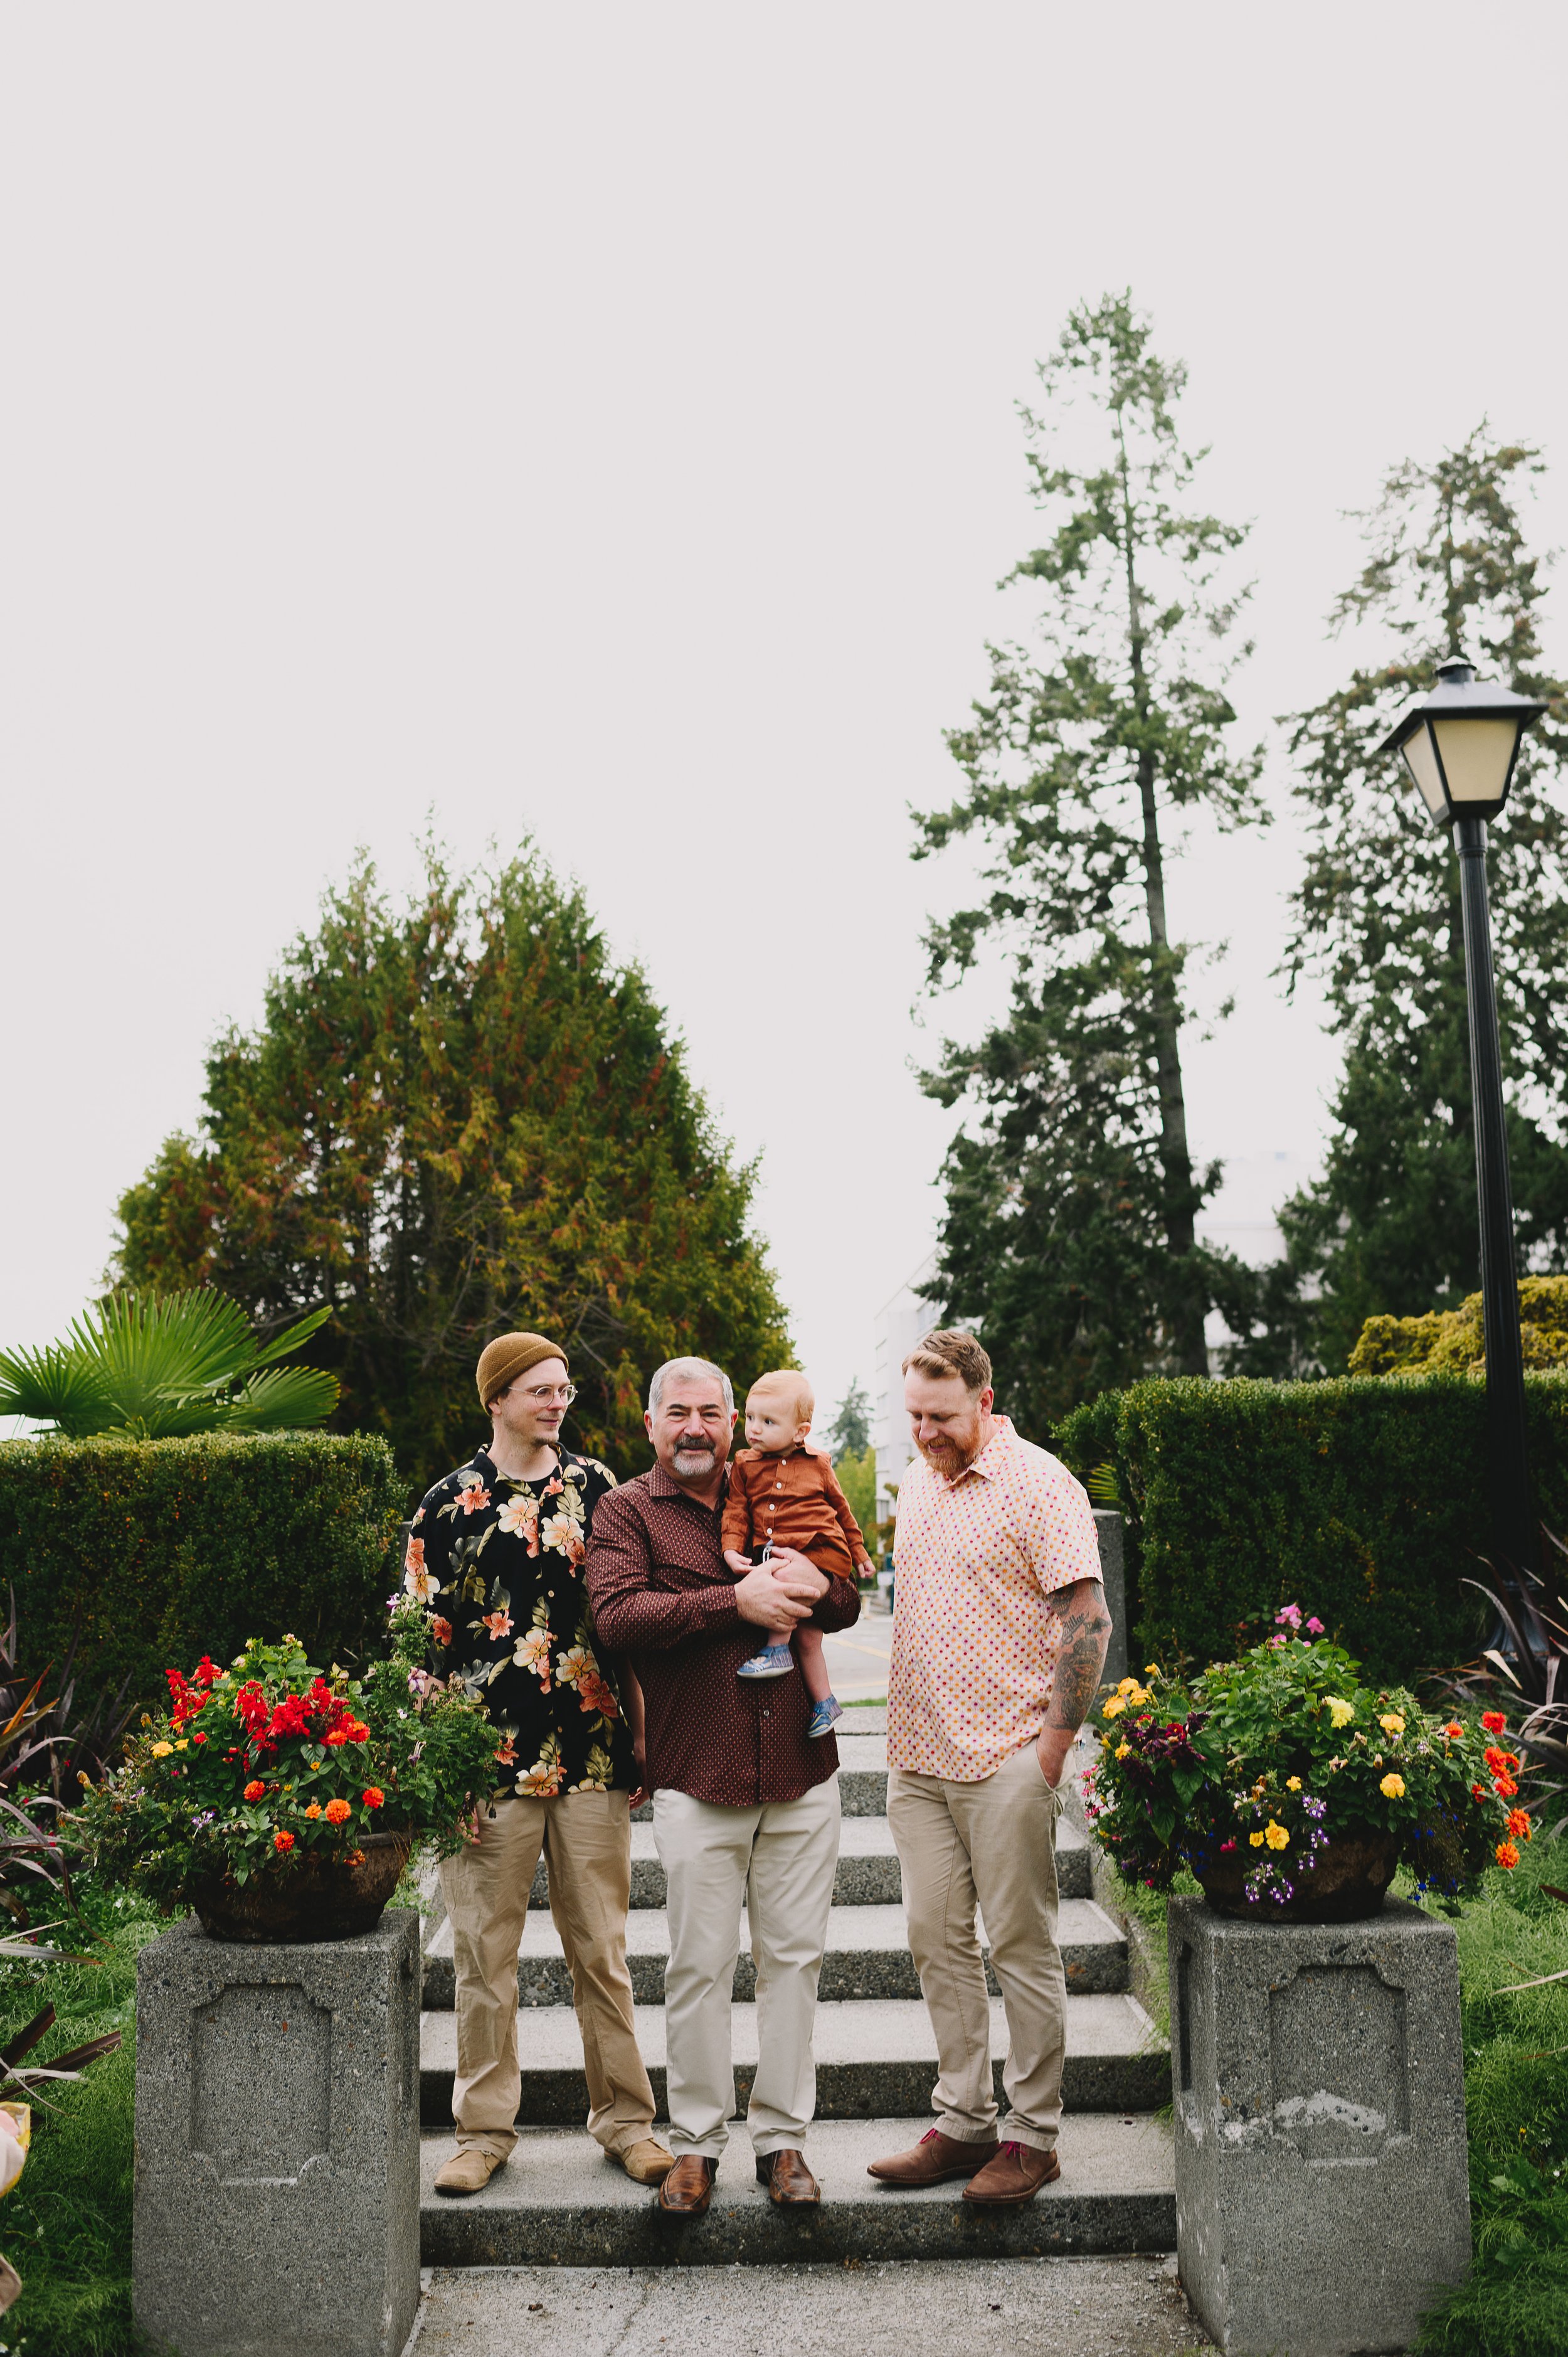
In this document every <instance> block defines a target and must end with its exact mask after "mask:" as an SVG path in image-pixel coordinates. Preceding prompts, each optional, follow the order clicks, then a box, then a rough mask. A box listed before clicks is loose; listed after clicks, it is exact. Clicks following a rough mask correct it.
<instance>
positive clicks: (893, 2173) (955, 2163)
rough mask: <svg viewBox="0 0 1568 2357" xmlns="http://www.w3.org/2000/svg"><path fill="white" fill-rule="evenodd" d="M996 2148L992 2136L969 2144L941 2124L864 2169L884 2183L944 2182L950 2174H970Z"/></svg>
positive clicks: (867, 2173)
mask: <svg viewBox="0 0 1568 2357" xmlns="http://www.w3.org/2000/svg"><path fill="white" fill-rule="evenodd" d="M999 2150H1000V2147H999V2146H998V2144H997V2142H996V2139H995V2137H994V2136H990V2137H988V2138H987V2139H986V2141H985V2142H984V2143H983V2144H970V2143H967V2142H966V2141H965V2140H964V2139H963V2138H962V2137H961V2136H943V2134H942V2132H941V2130H940V2128H928V2129H927V2130H926V2133H925V2135H924V2136H922V2137H921V2138H920V2141H919V2143H918V2144H915V2145H911V2146H910V2147H909V2149H908V2152H896V2153H894V2154H893V2155H892V2156H891V2157H890V2158H888V2159H886V2160H874V2161H873V2162H872V2163H871V2165H870V2167H869V2168H868V2169H867V2170H866V2172H865V2173H866V2175H867V2177H879V2178H880V2179H882V2182H883V2183H884V2185H902V2186H911V2185H945V2184H946V2182H947V2180H948V2179H949V2178H950V2177H972V2176H973V2175H974V2174H975V2172H976V2170H977V2169H983V2168H984V2167H985V2165H986V2163H987V2162H988V2161H992V2160H994V2159H995V2158H996V2155H997V2153H998V2151H999Z"/></svg>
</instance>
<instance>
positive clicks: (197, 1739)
mask: <svg viewBox="0 0 1568 2357" xmlns="http://www.w3.org/2000/svg"><path fill="white" fill-rule="evenodd" d="M190 1739H191V1741H192V1742H193V1743H205V1742H206V1740H207V1738H206V1737H205V1735H193V1736H192V1737H191V1738H190Z"/></svg>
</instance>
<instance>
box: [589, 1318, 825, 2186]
mask: <svg viewBox="0 0 1568 2357" xmlns="http://www.w3.org/2000/svg"><path fill="white" fill-rule="evenodd" d="M644 1421H645V1423H646V1424H647V1426H648V1437H649V1439H650V1442H651V1443H652V1446H653V1455H654V1458H655V1462H654V1464H653V1465H652V1467H651V1468H650V1470H649V1471H648V1472H646V1473H644V1474H641V1475H640V1476H639V1478H638V1479H637V1480H633V1481H627V1482H624V1483H623V1484H622V1486H621V1487H620V1488H619V1489H618V1490H617V1491H614V1492H613V1494H612V1495H611V1496H609V1497H607V1499H606V1500H605V1501H604V1502H603V1504H602V1505H601V1506H600V1508H599V1511H598V1512H597V1513H596V1515H595V1517H594V1529H593V1535H592V1537H591V1538H590V1540H589V1542H588V1593H589V1596H590V1597H591V1598H592V1599H593V1607H594V1620H595V1625H596V1628H597V1629H598V1631H599V1633H600V1635H601V1636H602V1638H603V1639H604V1641H605V1642H606V1644H607V1645H611V1646H613V1647H614V1648H615V1650H616V1652H618V1653H620V1654H623V1655H624V1656H625V1657H626V1658H627V1660H628V1663H629V1666H630V1668H631V1669H632V1670H633V1671H634V1672H635V1674H636V1675H637V1678H638V1681H639V1684H640V1686H641V1689H642V1695H643V1703H644V1708H645V1712H646V1718H647V1746H648V1749H647V1770H646V1773H647V1778H648V1783H649V1787H650V1790H651V1792H652V1793H653V1838H654V1841H655V1843H656V1844H657V1846H658V1849H659V1856H660V1860H661V1862H662V1864H663V1867H664V1875H665V1881H666V1884H667V1886H668V1889H669V1910H670V1964H669V1968H668V1970H667V1972H666V1974H665V1979H664V2035H665V2048H666V2052H667V2055H668V2058H669V2082H670V2142H671V2145H672V2147H674V2152H675V2166H674V2168H673V2169H671V2171H670V2174H669V2175H668V2176H667V2177H666V2178H665V2179H664V2182H663V2184H662V2185H661V2186H660V2190H659V2207H660V2211H661V2212H663V2213H664V2214H665V2215H666V2216H667V2217H673V2218H694V2217H700V2216H701V2214H702V2213H703V2211H705V2210H706V2208H707V2207H708V2203H709V2201H710V2199H711V2198H712V2194H713V2186H714V2172H715V2170H716V2169H717V2168H718V2162H719V2155H720V2154H721V2153H722V2152H723V2150H724V2148H725V2142H726V2140H727V2137H728V2135H729V2127H728V2122H729V2116H730V2114H731V2113H732V2112H733V2111H734V2109H735V2064H734V2060H733V2056H732V2052H731V2046H730V1995H731V1987H732V1984H733V1982H734V1978H735V1964H736V1955H737V1954H738V1953H739V1949H740V1912H741V1908H742V1906H743V1905H744V1906H745V1908H746V1915H747V1920H748V1921H749V1923H750V1927H751V1953H752V1954H753V1956H754V1957H755V1959H756V1961H757V2046H758V2056H759V2059H758V2061H757V2076H756V2079H755V2080H754V2081H753V2083H752V2089H751V2101H750V2104H749V2106H748V2109H747V2114H746V2119H747V2125H748V2126H749V2127H750V2130H751V2143H752V2151H753V2154H754V2156H755V2158H756V2164H757V2177H758V2179H760V2180H761V2182H762V2183H763V2184H765V2185H766V2186H767V2187H768V2192H769V2194H770V2196H771V2197H772V2199H773V2201H776V2202H779V2203H780V2204H785V2205H789V2206H790V2207H794V2206H797V2205H809V2204H811V2203H814V2202H816V2201H820V2200H821V2198H822V2197H821V2194H820V2192H819V2190H818V2187H817V2180H816V2179H815V2178H814V2177H813V2176H812V2175H811V2170H810V2169H808V2168H807V2166H806V2161H805V2155H804V2151H803V2149H802V2147H803V2145H804V2142H805V2136H806V2130H807V2127H808V2126H809V2124H810V2122H811V2115H812V2112H813V2110H814V2109H815V2104H816V2073H815V2070H814V2067H813V2064H812V2060H811V2029H812V2024H813V2020H814V2018H815V2013H816V2003H817V1976H818V1974H819V1973H820V1971H821V1969H822V1949H823V1946H824V1944H825V1943H826V1940H827V1929H828V1910H829V1909H830V1908H831V1906H832V1896H833V1873H834V1869H835V1867H837V1865H838V1851H839V1791H838V1781H837V1775H836V1770H837V1768H838V1747H837V1745H836V1743H835V1742H834V1740H833V1738H832V1735H831V1734H829V1735H826V1736H824V1737H822V1738H821V1740H819V1741H815V1742H813V1741H812V1740H811V1738H810V1734H809V1725H810V1717H811V1696H810V1695H808V1694H807V1692H806V1686H805V1680H804V1679H803V1678H800V1677H793V1678H779V1679H777V1680H770V1681H767V1682H763V1683H758V1682H757V1680H755V1679H751V1678H743V1677H737V1675H736V1672H737V1671H738V1670H739V1668H740V1666H741V1663H743V1662H745V1661H746V1659H747V1658H748V1657H749V1656H750V1655H751V1653H752V1652H755V1650H756V1647H757V1631H759V1630H762V1629H777V1628H778V1627H779V1623H780V1622H783V1623H784V1624H785V1625H786V1626H788V1627H790V1628H794V1627H799V1626H800V1624H801V1623H803V1622H805V1621H807V1620H810V1621H811V1623H812V1624H813V1625H814V1626H815V1627H817V1628H819V1629H822V1630H823V1631H831V1630H835V1629H847V1628H848V1627H849V1625H850V1623H851V1622H852V1621H853V1620H855V1619H857V1618H858V1616H859V1612H860V1597H859V1594H858V1593H857V1591H856V1589H855V1587H854V1583H853V1581H851V1580H848V1579H840V1578H838V1577H832V1576H831V1575H829V1574H827V1573H824V1572H822V1571H819V1570H818V1568H817V1566H815V1564H813V1563H812V1562H811V1558H810V1557H809V1556H808V1555H801V1554H800V1553H799V1552H798V1551H797V1550H796V1549H794V1548H792V1547H783V1546H781V1547H776V1548H775V1549H774V1550H773V1555H772V1559H771V1562H770V1563H768V1564H765V1565H763V1566H759V1568H758V1569H757V1570H755V1571H748V1572H744V1573H737V1572H736V1569H735V1568H734V1567H733V1566H731V1565H729V1564H726V1563H725V1558H724V1552H723V1534H722V1517H723V1513H724V1506H725V1487H726V1479H725V1465H726V1460H727V1458H728V1456H729V1447H730V1437H731V1434H732V1433H733V1431H734V1428H735V1393H734V1390H733V1388H732V1386H731V1383H730V1380H729V1377H728V1376H727V1375H726V1374H725V1372H724V1371H723V1370H722V1368H719V1367H714V1366H710V1365H709V1363H708V1361H706V1360H705V1359H671V1360H670V1361H668V1362H667V1363H666V1364H665V1365H664V1366H662V1367H660V1369H659V1371H658V1372H657V1373H656V1374H655V1375H654V1378H653V1381H652V1382H651V1383H650V1385H649V1389H648V1414H647V1416H646V1417H645V1419H644ZM845 1561H846V1563H847V1561H848V1557H847V1555H846V1557H845Z"/></svg>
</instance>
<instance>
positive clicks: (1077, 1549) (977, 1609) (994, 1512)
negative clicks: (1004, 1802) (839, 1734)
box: [887, 1415, 1100, 1784]
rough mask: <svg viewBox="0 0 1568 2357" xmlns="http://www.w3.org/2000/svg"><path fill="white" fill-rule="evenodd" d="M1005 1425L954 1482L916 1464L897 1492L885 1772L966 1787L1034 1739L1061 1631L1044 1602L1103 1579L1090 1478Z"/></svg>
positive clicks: (999, 1422) (999, 1424) (1000, 1422)
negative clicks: (1062, 1590) (1084, 1481)
mask: <svg viewBox="0 0 1568 2357" xmlns="http://www.w3.org/2000/svg"><path fill="white" fill-rule="evenodd" d="M995 1426H996V1429H995V1431H994V1432H993V1435H992V1437H991V1438H990V1439H989V1440H988V1441H987V1442H986V1444H985V1447H984V1448H983V1449H982V1450H981V1452H980V1454H979V1456H978V1457H977V1458H975V1460H974V1462H973V1464H972V1465H968V1466H966V1467H965V1468H964V1469H963V1471H962V1472H961V1474H959V1475H958V1477H957V1479H956V1480H947V1478H946V1477H945V1476H944V1475H943V1474H940V1473H938V1472H935V1471H934V1470H933V1469H932V1468H931V1467H930V1466H929V1465H928V1464H927V1463H926V1461H925V1459H924V1458H922V1457H917V1458H915V1460H914V1462H913V1464H911V1465H910V1466H909V1467H908V1470H907V1471H906V1473H905V1475H904V1479H903V1481H902V1482H901V1484H900V1485H899V1490H898V1525H897V1536H896V1539H895V1543H894V1551H893V1559H894V1569H895V1574H896V1578H897V1586H896V1588H895V1591H894V1593H895V1598H896V1611H895V1619H894V1623H893V1659H892V1663H891V1664H890V1667H889V1670H888V1676H887V1760H888V1764H889V1766H890V1767H894V1768H903V1769H908V1770H912V1771H913V1772H914V1773H916V1774H917V1775H921V1776H941V1777H946V1778H949V1779H950V1780H951V1781H953V1782H955V1783H961V1784H969V1783H975V1782H978V1781H979V1780H980V1779H981V1778H982V1777H983V1776H993V1775H994V1774H995V1772H996V1770H997V1769H998V1768H1000V1767H1001V1765H1002V1763H1003V1761H1004V1760H1008V1759H1010V1758H1011V1757H1012V1755H1013V1753H1014V1752H1015V1751H1016V1750H1017V1749H1019V1747H1020V1746H1021V1745H1023V1744H1025V1743H1028V1742H1031V1741H1032V1740H1033V1739H1034V1738H1035V1737H1036V1736H1037V1735H1038V1733H1039V1731H1040V1729H1041V1727H1043V1726H1044V1725H1045V1718H1046V1707H1047V1704H1048V1703H1049V1701H1050V1695H1051V1684H1052V1681H1053V1680H1054V1678H1055V1675H1056V1666H1057V1658H1058V1653H1059V1652H1060V1650H1061V1637H1062V1624H1061V1622H1060V1620H1058V1618H1057V1616H1056V1614H1055V1613H1054V1612H1052V1611H1050V1610H1049V1609H1047V1604H1046V1600H1045V1599H1046V1598H1047V1596H1048V1595H1050V1594H1051V1592H1052V1591H1053V1590H1054V1589H1056V1588H1058V1587H1071V1586H1072V1585H1073V1583H1074V1581H1076V1580H1079V1579H1098V1578H1099V1577H1100V1547H1099V1543H1098V1541H1097V1539H1096V1537H1095V1531H1094V1513H1093V1510H1092V1508H1091V1507H1090V1502H1089V1498H1088V1495H1087V1493H1086V1491H1084V1489H1083V1488H1082V1486H1081V1484H1080V1483H1079V1482H1078V1481H1076V1480H1074V1479H1073V1477H1072V1475H1071V1474H1070V1473H1069V1471H1068V1469H1067V1467H1066V1466H1065V1465H1063V1464H1061V1463H1060V1462H1059V1461H1058V1458H1055V1457H1052V1456H1051V1455H1050V1454H1049V1453H1048V1451H1047V1450H1046V1449H1044V1448H1036V1446H1035V1444H1034V1442H1033V1441H1031V1440H1021V1439H1020V1438H1019V1437H1018V1435H1017V1434H1016V1433H1015V1431H1014V1429H1013V1426H1012V1425H1011V1424H1010V1423H1009V1422H1008V1419H1007V1418H1006V1417H1005V1416H1004V1415H999V1416H997V1417H996V1418H995Z"/></svg>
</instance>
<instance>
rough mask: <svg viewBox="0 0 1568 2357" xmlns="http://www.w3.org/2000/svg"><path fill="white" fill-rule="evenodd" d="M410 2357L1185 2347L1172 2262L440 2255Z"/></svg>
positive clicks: (1060, 2352) (1134, 2354)
mask: <svg viewBox="0 0 1568 2357" xmlns="http://www.w3.org/2000/svg"><path fill="white" fill-rule="evenodd" d="M423 2280H424V2282H425V2284H426V2286H427V2288H426V2290H425V2293H424V2298H423V2299H422V2300H421V2302H420V2309H419V2318H418V2321H417V2323H416V2324H415V2327H414V2330H413V2338H412V2339H411V2341H410V2342H409V2346H408V2351H407V2352H405V2357H535V2352H539V2357H544V2352H551V2357H555V2352H563V2351H564V2352H570V2357H658V2352H660V2350H666V2349H667V2350H668V2351H669V2352H671V2357H710V2352H711V2357H784V2352H788V2357H797V2353H798V2357H924V2352H932V2357H940V2353H941V2352H954V2357H957V2352H963V2357H969V2352H977V2357H1188V2352H1195V2351H1197V2350H1199V2349H1207V2348H1208V2346H1209V2343H1208V2341H1207V2339H1206V2338H1205V2336H1204V2334H1203V2332H1202V2331H1201V2330H1200V2329H1199V2327H1198V2326H1197V2323H1196V2322H1195V2321H1194V2320H1193V2319H1192V2317H1191V2315H1190V2314H1189V2312H1188V2309H1187V2302H1186V2300H1185V2299H1184V2298H1182V2295H1181V2292H1180V2289H1179V2288H1178V2287H1177V2285H1176V2276H1175V2261H1174V2259H1169V2260H1166V2261H1165V2262H1164V2263H1163V2264H1162V2262H1161V2261H1159V2260H1158V2259H1150V2258H1132V2259H1022V2260H1013V2261H998V2262H996V2263H994V2264H993V2263H991V2262H987V2261H983V2260H968V2261H964V2262H961V2263H956V2264H955V2263H953V2262H951V2261H947V2260H940V2259H939V2260H927V2261H913V2262H908V2261H907V2262H903V2263H891V2264H870V2265H867V2266H860V2267H855V2266H843V2267H832V2266H791V2267H758V2266H747V2267H460V2268H446V2267H437V2268H435V2269H431V2270H427V2272H426V2275H425V2276H424V2278H423Z"/></svg>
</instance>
